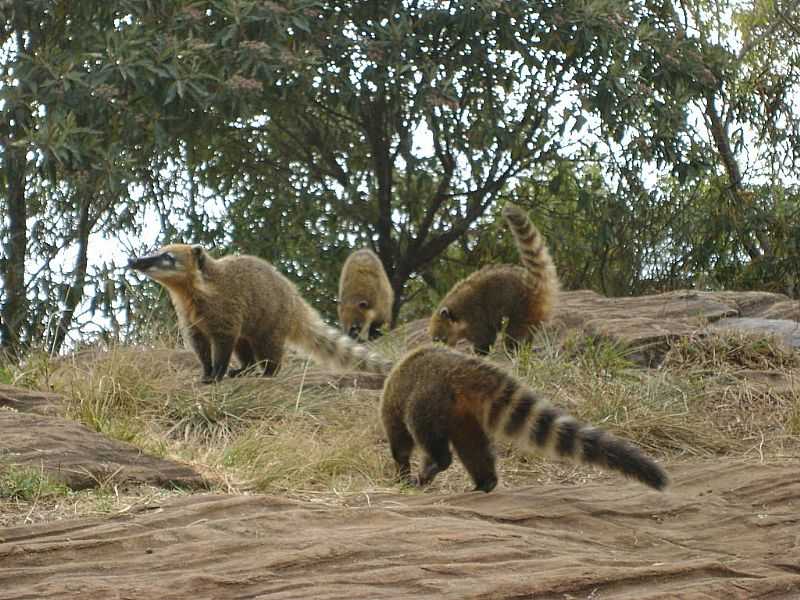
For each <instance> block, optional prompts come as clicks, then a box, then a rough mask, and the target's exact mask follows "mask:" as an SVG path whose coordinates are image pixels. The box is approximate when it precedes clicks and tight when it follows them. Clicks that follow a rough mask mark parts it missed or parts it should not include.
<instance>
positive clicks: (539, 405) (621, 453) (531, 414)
mask: <svg viewBox="0 0 800 600" xmlns="http://www.w3.org/2000/svg"><path fill="white" fill-rule="evenodd" d="M487 421H488V422H487V427H488V428H489V429H490V430H492V431H496V432H498V433H499V434H500V435H502V436H503V437H506V438H508V439H510V440H511V441H513V442H515V443H517V444H519V445H520V446H523V447H525V448H531V447H532V448H534V449H536V450H539V451H544V452H547V453H550V454H553V455H556V456H559V457H561V458H566V459H570V460H573V461H575V462H581V463H584V464H589V465H595V466H598V467H602V468H605V469H610V470H612V471H617V472H619V473H622V474H623V475H625V476H627V477H631V478H633V479H638V480H639V481H641V482H642V483H644V484H645V485H648V486H650V487H652V488H655V489H657V490H661V489H663V488H664V487H666V485H667V483H668V477H667V474H666V472H665V471H664V469H662V468H661V467H660V466H659V465H658V464H657V463H656V462H655V461H654V460H653V459H652V458H650V457H649V456H647V455H646V454H645V453H644V452H643V451H642V450H641V449H640V448H638V447H637V446H634V445H633V444H632V443H630V442H627V441H625V440H622V439H620V438H618V437H615V436H613V435H611V434H610V433H608V432H605V431H603V430H601V429H597V428H595V427H592V426H589V425H585V424H582V423H579V422H578V421H577V420H576V419H574V418H573V417H571V416H569V415H568V414H567V413H565V412H564V411H562V410H561V409H559V408H556V407H554V406H551V405H549V404H548V403H547V402H546V401H545V400H544V399H542V398H541V397H539V396H538V395H537V394H536V393H535V392H534V391H533V390H531V389H530V388H527V387H526V386H524V385H521V384H520V383H518V382H517V381H516V380H514V379H511V378H510V377H509V378H508V380H507V383H506V384H505V386H504V387H503V389H502V391H501V392H500V393H499V394H498V395H497V397H496V398H494V399H493V401H492V404H491V406H490V408H489V411H488V413H487Z"/></svg>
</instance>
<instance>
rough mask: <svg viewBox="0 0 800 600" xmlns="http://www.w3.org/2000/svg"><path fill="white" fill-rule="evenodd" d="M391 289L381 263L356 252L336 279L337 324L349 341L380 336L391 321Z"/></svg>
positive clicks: (375, 257) (366, 252)
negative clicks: (384, 326)
mask: <svg viewBox="0 0 800 600" xmlns="http://www.w3.org/2000/svg"><path fill="white" fill-rule="evenodd" d="M393 303H394V290H393V289H392V284H391V283H389V278H388V277H387V276H386V271H384V269H383V264H382V263H381V259H379V258H378V255H377V254H375V253H374V252H373V251H372V250H369V249H367V248H363V249H361V250H356V251H355V252H353V253H352V254H350V256H348V257H347V260H346V261H345V262H344V265H343V266H342V274H341V276H340V277H339V324H340V325H341V328H342V331H343V332H344V333H345V334H347V335H349V336H350V337H352V338H355V339H358V340H361V341H367V340H368V339H369V340H371V339H374V338H376V337H378V336H379V335H380V327H381V325H383V324H384V323H387V324H388V323H391V321H392V304H393Z"/></svg>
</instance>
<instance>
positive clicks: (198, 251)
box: [192, 244, 206, 269]
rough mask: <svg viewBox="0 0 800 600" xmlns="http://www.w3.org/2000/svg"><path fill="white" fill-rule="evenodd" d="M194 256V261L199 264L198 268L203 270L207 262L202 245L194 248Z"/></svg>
mask: <svg viewBox="0 0 800 600" xmlns="http://www.w3.org/2000/svg"><path fill="white" fill-rule="evenodd" d="M192 256H194V259H195V261H196V262H197V268H198V269H202V268H203V265H204V264H205V262H206V251H205V250H204V249H203V247H202V246H201V245H200V244H195V245H194V246H192Z"/></svg>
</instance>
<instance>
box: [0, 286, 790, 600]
mask: <svg viewBox="0 0 800 600" xmlns="http://www.w3.org/2000/svg"><path fill="white" fill-rule="evenodd" d="M799 317H800V313H798V306H797V303H796V302H793V301H790V300H789V299H788V298H786V297H784V296H780V295H777V294H761V293H755V292H752V293H743V294H736V293H730V292H728V293H717V294H713V293H695V292H674V293H670V294H664V295H660V296H652V297H642V298H628V299H619V298H617V299H609V298H603V297H601V296H598V295H596V294H593V293H590V292H571V293H566V294H564V297H563V299H562V304H561V307H560V309H559V315H558V318H557V322H556V323H555V324H554V325H553V326H551V327H549V328H548V329H547V330H546V331H544V332H542V333H541V334H540V335H539V336H538V337H537V338H536V340H535V341H534V343H533V344H531V345H530V346H527V347H525V348H523V349H522V350H521V351H520V353H519V354H518V355H515V356H506V355H505V354H503V353H502V352H500V351H496V352H495V354H493V355H492V357H491V359H492V360H495V361H498V362H500V363H501V364H504V365H505V366H506V367H507V368H509V369H511V370H513V371H514V372H515V373H517V374H518V375H519V376H520V377H522V378H524V379H525V380H527V381H528V382H529V383H530V384H531V385H532V386H533V387H535V388H536V389H538V390H541V391H542V392H543V393H545V394H546V395H548V396H549V397H550V398H551V399H552V401H553V402H554V403H557V404H560V405H562V406H564V407H565V408H567V409H568V410H569V411H570V412H572V413H574V414H575V415H576V416H579V417H581V418H582V419H585V420H587V421H589V422H592V423H595V424H598V425H601V426H603V427H605V428H607V429H609V430H611V431H614V432H615V433H617V434H619V435H621V436H624V437H627V438H629V439H631V440H634V441H636V442H637V443H639V444H640V445H642V446H643V447H645V448H646V449H647V450H648V452H650V453H652V454H653V455H655V456H656V457H657V458H658V459H659V460H660V461H661V462H662V463H663V464H664V465H665V466H666V468H667V470H668V471H669V472H670V475H671V478H672V485H671V486H670V488H669V489H668V490H667V491H666V492H665V493H657V492H652V491H649V490H647V489H646V488H643V487H642V486H641V485H638V484H636V483H633V482H629V481H626V480H624V479H622V478H620V477H617V476H614V475H609V474H606V473H600V472H598V471H596V470H593V469H589V468H583V467H574V466H571V465H566V464H562V463H556V462H553V461H549V460H544V459H541V458H537V457H530V456H523V455H521V454H519V453H518V452H516V451H513V450H511V449H508V448H504V447H503V448H499V454H500V456H501V460H500V465H499V466H500V486H499V487H498V490H497V491H495V492H493V493H491V494H482V493H472V492H465V490H467V489H468V488H469V482H468V479H467V477H466V476H465V473H464V472H463V470H462V469H461V467H460V466H459V465H454V466H453V467H452V468H451V469H450V470H449V471H447V472H446V473H444V474H442V475H441V476H440V478H438V479H437V480H436V482H435V484H434V485H433V486H431V488H429V489H427V490H424V491H419V490H414V489H409V488H408V487H403V486H400V485H398V484H397V483H396V482H395V481H394V480H393V469H392V461H391V458H390V456H389V451H388V447H387V445H386V442H385V439H384V436H383V432H382V431H381V427H380V424H379V421H378V418H377V403H378V399H379V395H380V392H379V389H380V385H381V381H380V378H378V377H376V376H374V375H367V374H361V373H345V374H341V373H333V372H330V371H327V370H324V369H321V368H319V367H317V366H314V365H313V364H309V363H307V362H306V361H304V360H302V359H301V358H295V359H293V360H292V361H291V363H290V364H289V365H287V368H285V369H284V370H283V371H282V372H281V373H280V374H279V376H278V377H276V378H274V379H272V380H264V379H260V378H241V379H235V380H226V381H224V382H223V383H222V384H220V385H218V386H201V385H200V384H199V383H198V382H197V380H198V379H199V377H198V374H199V373H198V367H197V364H196V361H195V358H194V356H193V354H192V353H191V352H187V351H185V350H175V349H173V348H171V347H169V345H168V344H167V345H164V344H161V345H159V344H154V345H153V346H152V347H135V348H126V347H116V348H111V349H96V350H83V351H81V352H78V353H76V354H74V355H71V356H69V357H66V358H61V359H56V360H50V359H47V358H45V357H39V358H37V357H34V358H32V359H31V360H30V361H29V362H28V363H26V364H25V365H23V366H22V367H20V368H19V369H18V370H16V371H14V372H13V373H12V374H11V375H12V378H11V379H12V380H11V381H9V385H5V386H2V387H0V406H3V407H5V408H4V409H0V439H2V444H0V460H1V461H2V463H3V464H4V466H3V467H1V468H0V469H1V470H0V557H1V558H2V560H0V598H20V597H59V598H62V597H81V598H107V597H162V598H183V597H188V596H199V597H209V598H211V597H213V598H242V597H253V596H257V595H260V594H270V597H276V598H295V597H303V598H310V597H313V598H325V597H331V598H333V597H349V598H403V597H408V598H411V597H421V596H424V597H437V598H521V597H535V598H537V599H538V598H592V599H597V598H668V597H681V598H716V597H733V598H751V597H764V598H784V597H785V598H791V597H796V595H797V594H798V593H800V569H798V568H797V565H798V564H800V560H798V559H800V556H798V555H797V552H798V551H797V545H796V543H795V540H796V539H797V537H798V535H800V525H798V523H797V517H796V515H797V514H798V509H799V508H800V475H799V474H798V473H800V469H798V467H800V461H798V456H800V454H799V453H798V449H800V444H798V440H800V436H798V434H800V399H799V398H798V387H797V383H796V382H797V381H798V377H797V376H798V375H800V361H798V355H797V352H796V350H795V349H794V348H795V345H796V344H795V340H796V337H795V336H796V333H795V331H794V330H795V329H796V327H797V320H798V318H799ZM424 325H425V324H424V321H418V322H413V323H409V324H407V325H405V326H403V327H400V328H398V329H397V330H395V331H394V332H392V333H391V334H390V335H387V336H385V337H384V338H382V339H381V340H380V341H379V342H377V343H376V349H377V350H380V351H382V352H385V353H387V354H389V355H390V356H399V355H400V354H401V353H402V352H403V350H404V349H405V348H407V347H410V346H413V345H415V344H417V343H420V342H421V341H423V340H424V337H425V336H424ZM37 390H41V392H39V391H37ZM155 572H158V573H159V574H160V576H159V577H151V576H146V577H143V576H142V574H144V573H147V574H148V575H150V574H152V573H155Z"/></svg>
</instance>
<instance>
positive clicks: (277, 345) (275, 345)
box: [255, 339, 283, 377]
mask: <svg viewBox="0 0 800 600" xmlns="http://www.w3.org/2000/svg"><path fill="white" fill-rule="evenodd" d="M255 354H256V358H257V359H258V362H259V363H261V364H262V365H263V366H264V371H263V373H262V374H263V376H264V377H272V376H273V375H275V373H277V372H278V369H280V367H281V361H282V360H283V343H282V342H276V341H275V340H271V339H260V340H258V342H256V345H255Z"/></svg>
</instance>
